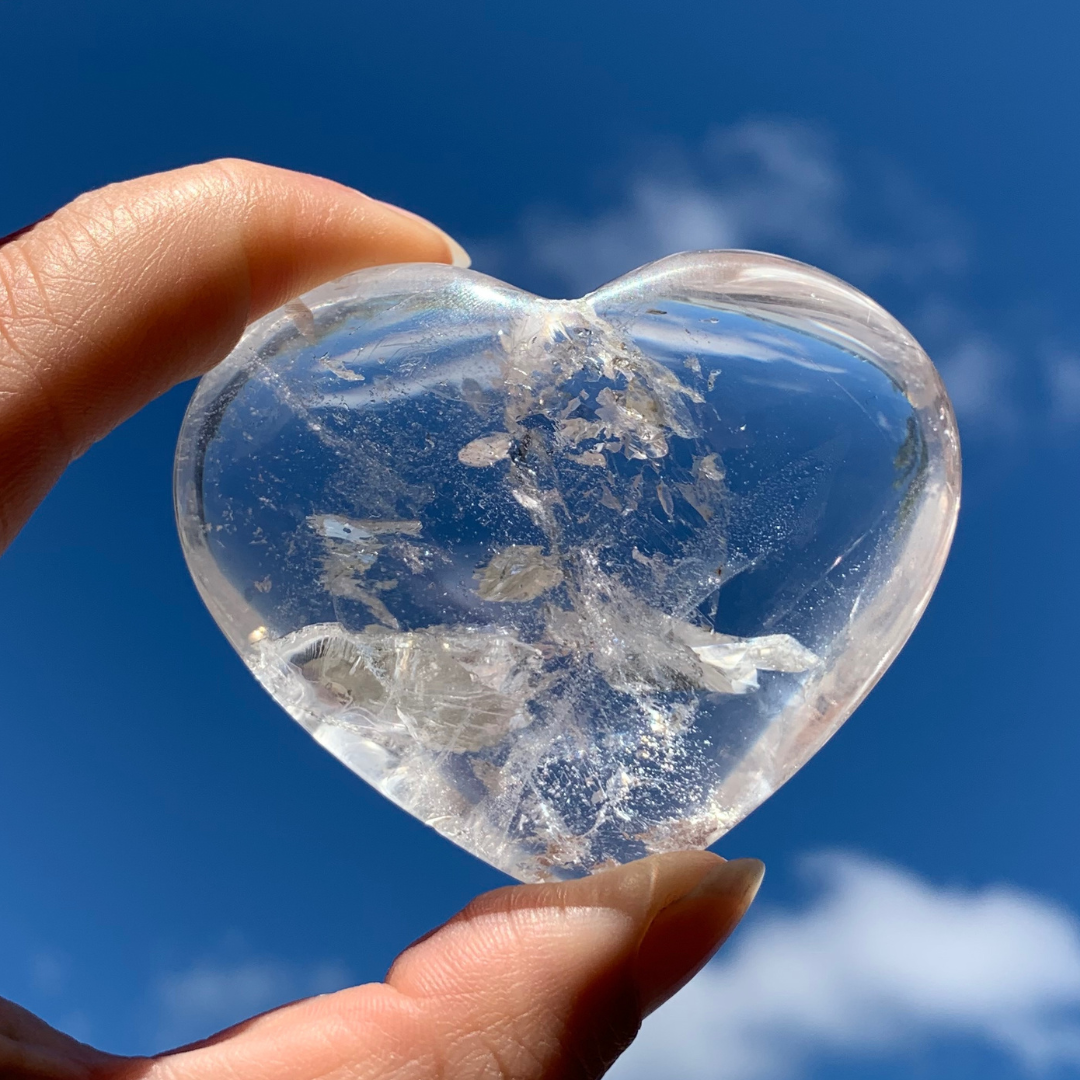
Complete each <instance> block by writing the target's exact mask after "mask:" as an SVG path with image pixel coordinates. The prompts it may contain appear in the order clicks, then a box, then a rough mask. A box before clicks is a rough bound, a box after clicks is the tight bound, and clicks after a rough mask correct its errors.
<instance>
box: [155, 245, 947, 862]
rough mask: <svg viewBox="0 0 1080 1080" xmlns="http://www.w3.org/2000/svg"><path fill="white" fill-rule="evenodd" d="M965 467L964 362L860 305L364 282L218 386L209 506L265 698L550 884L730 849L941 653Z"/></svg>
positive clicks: (280, 316) (672, 279) (206, 475)
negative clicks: (879, 695) (908, 658)
mask: <svg viewBox="0 0 1080 1080" xmlns="http://www.w3.org/2000/svg"><path fill="white" fill-rule="evenodd" d="M959 482H960V458H959V447H958V441H957V433H956V426H955V421H954V418H953V413H952V409H951V407H950V405H949V401H948V398H947V397H946V394H945V391H944V389H943V388H942V385H941V381H940V380H939V378H938V375H937V373H936V371H935V370H934V368H933V365H932V364H931V363H930V361H929V360H928V359H927V357H926V355H925V354H924V353H923V351H922V350H921V349H920V348H919V346H918V345H917V343H916V342H915V341H914V340H913V338H912V337H911V335H910V334H908V333H907V332H906V331H905V330H904V328H903V327H902V326H900V324H899V323H897V322H896V320H894V319H893V318H892V317H891V316H890V315H888V314H887V313H886V312H885V311H883V310H882V309H881V308H880V307H879V306H878V305H877V304H875V303H874V302H873V301H872V300H869V299H868V298H867V297H865V296H863V295H862V294H861V293H859V292H857V291H856V290H854V289H852V288H851V287H850V286H848V285H846V284H844V283H843V282H841V281H838V280H837V279H836V278H833V277H830V276H829V275H827V274H824V273H822V272H821V271H818V270H814V269H812V268H811V267H808V266H804V265H802V264H800V263H795V262H791V261H789V260H787V259H782V258H779V257H776V256H772V255H761V254H756V253H751V252H731V251H712V252H696V253H690V254H684V255H675V256H672V257H670V258H667V259H662V260H661V261H659V262H656V263H653V264H651V265H649V266H646V267H644V268H643V269H641V270H638V271H636V272H634V273H632V274H629V275H627V276H626V277H623V278H620V279H619V280H617V281H615V282H613V283H612V284H610V285H607V286H605V287H604V288H602V289H600V290H599V291H598V292H595V293H592V294H591V295H589V296H587V297H585V298H584V299H582V300H574V301H549V300H543V299H540V298H538V297H535V296H532V295H530V294H528V293H524V292H521V291H519V290H517V289H514V288H512V287H510V286H508V285H505V284H503V283H502V282H499V281H495V280H493V279H491V278H488V277H484V276H483V275H481V274H477V273H473V272H471V271H467V270H458V269H453V268H450V267H446V266H435V265H406V266H388V267H380V268H376V269H371V270H363V271H360V272H359V273H355V274H351V275H349V276H348V277H345V278H342V279H341V280H339V281H336V282H334V283H332V284H330V285H326V286H324V287H322V288H319V289H316V290H314V291H313V292H311V293H309V294H307V295H306V296H305V297H303V299H302V300H298V301H293V302H292V303H290V304H287V305H285V307H283V308H281V309H279V310H278V311H275V312H274V313H272V314H271V315H268V316H267V317H266V318H264V319H262V320H260V321H259V322H258V323H256V324H255V325H254V326H253V327H251V329H250V330H249V331H248V333H247V334H246V335H245V337H244V339H243V341H242V342H241V343H240V345H238V346H237V348H236V349H235V351H234V352H233V353H232V355H230V356H229V357H228V359H226V360H225V361H224V362H223V363H222V364H221V365H219V366H218V367H217V368H215V369H214V370H213V371H212V372H210V374H208V375H207V376H206V377H205V378H204V379H203V380H202V382H201V383H200V384H199V387H198V389H197V390H196V392H195V396H194V397H193V399H192V402H191V406H190V408H189V409H188V413H187V417H186V419H185V421H184V426H183V430H182V432H181V435H180V444H179V448H178V451H177V469H176V505H177V515H178V520H179V524H180V534H181V537H182V540H183V545H184V551H185V554H186V556H187V560H188V564H189V566H190V568H191V572H192V574H193V576H194V578H195V581H196V584H197V585H198V587H199V591H200V592H201V594H202V596H203V599H204V600H205V601H206V604H207V606H208V607H209V608H210V610H211V612H213V615H214V617H215V618H216V619H217V621H218V623H219V625H220V626H221V628H222V629H223V630H224V632H225V634H226V636H227V637H228V638H229V640H230V641H231V642H232V644H233V645H234V646H235V648H236V649H237V651H238V652H239V653H240V655H241V656H242V657H243V659H244V661H245V662H246V663H247V665H248V666H249V667H250V668H251V670H252V671H253V672H254V673H255V675H256V677H257V678H258V679H259V681H260V682H261V683H262V684H263V686H264V687H265V688H266V689H267V690H268V691H269V692H270V694H272V695H273V697H274V698H275V699H276V700H277V701H278V702H279V703H280V704H281V705H282V706H283V707H284V708H285V709H286V710H287V711H288V712H289V713H290V714H291V715H292V716H293V717H294V718H295V719H296V720H298V721H299V722H300V723H301V724H303V725H304V727H305V728H307V730H308V731H310V732H311V733H312V734H313V735H314V736H315V738H316V739H318V741H319V742H321V743H322V744H323V746H325V747H326V748H327V749H328V750H330V751H331V753H333V754H335V755H337V757H339V758H340V759H341V760H342V761H343V762H344V763H345V764H346V765H348V766H349V768H351V769H353V770H354V771H355V772H357V773H359V775H360V776H362V777H364V779H365V780H367V781H369V782H370V783H371V784H373V785H374V786H375V787H376V788H378V789H379V790H380V791H381V792H383V793H384V794H385V795H387V796H388V797H389V798H391V799H393V800H394V801H395V802H396V803H398V804H399V805H400V806H402V807H404V808H405V809H406V810H408V811H409V812H410V813H413V814H415V815H416V816H417V817H419V818H420V819H421V820H423V821H425V822H427V823H428V824H429V825H432V826H433V827H434V828H436V829H438V830H439V832H441V833H442V834H443V835H445V836H447V837H449V838H450V839H452V840H454V841H455V842H456V843H458V844H461V845H462V846H463V847H465V848H467V849H468V850H469V851H471V852H473V853H474V854H476V855H478V856H480V857H481V858H483V859H486V860H487V861H488V862H490V863H492V864H493V865H494V866H497V867H498V868H500V869H501V870H505V871H506V872H507V873H508V874H511V875H513V876H515V877H518V878H521V879H523V880H534V881H535V880H542V879H546V878H553V877H556V878H557V877H568V876H576V875H579V874H582V873H586V872H588V871H591V870H594V869H596V868H598V867H601V866H604V865H606V864H610V863H613V862H614V863H619V862H624V861H627V860H629V859H632V858H636V857H639V856H641V855H644V854H646V853H648V852H656V851H667V850H671V849H675V848H685V847H699V846H700V847H703V846H705V845H707V844H711V843H712V842H713V841H715V840H716V839H717V838H718V837H720V836H722V835H723V834H724V833H725V832H726V831H727V830H728V829H730V828H731V827H732V826H733V825H734V824H735V823H736V822H738V821H739V820H740V819H741V818H743V817H744V816H745V815H746V814H747V813H749V812H750V811H751V810H752V809H753V808H754V807H755V806H757V805H758V804H759V803H760V802H761V801H762V800H763V799H765V798H766V797H767V796H768V795H769V794H771V793H772V792H773V791H775V790H776V788H777V787H778V786H779V785H780V784H782V783H783V782H784V781H785V780H787V779H788V778H789V777H790V776H791V775H792V774H793V773H794V772H795V771H796V770H797V769H798V768H799V767H800V766H801V765H803V764H804V763H805V762H806V761H807V759H808V758H809V757H810V756H811V755H812V754H813V753H814V752H815V751H817V750H818V749H819V748H820V747H821V745H822V744H823V743H824V742H825V740H826V739H828V738H829V736H830V735H832V733H833V732H834V731H836V729H837V727H838V726H839V725H840V724H841V723H842V722H843V721H844V720H845V719H846V718H847V716H848V715H849V714H850V713H851V711H852V710H853V709H854V708H855V706H856V705H857V704H858V703H859V701H861V700H862V698H863V696H864V695H865V694H866V693H867V691H868V690H869V689H870V688H871V686H873V684H874V682H875V681H876V680H877V679H878V678H879V677H880V675H881V673H882V672H883V671H884V670H885V669H886V667H887V666H888V665H889V663H890V662H891V661H892V659H893V657H895V656H896V653H897V652H898V651H899V649H900V647H901V646H902V645H903V643H904V641H905V640H906V638H907V636H908V635H909V634H910V633H911V630H912V628H913V627H914V625H915V623H916V621H917V620H918V618H919V616H920V614H921V613H922V611H923V608H924V607H925V605H926V603H927V600H928V599H929V596H930V593H931V591H932V589H933V587H934V584H935V582H936V581H937V578H938V575H939V573H940V571H941V568H942V564H943V563H944V560H945V556H946V553H947V550H948V547H949V543H950V540H951V537H952V532H953V527H954V524H955V520H956V512H957V506H958V497H959Z"/></svg>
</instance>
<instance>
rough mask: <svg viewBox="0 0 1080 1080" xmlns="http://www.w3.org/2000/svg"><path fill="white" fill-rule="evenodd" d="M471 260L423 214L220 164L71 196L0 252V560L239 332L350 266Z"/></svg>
mask: <svg viewBox="0 0 1080 1080" xmlns="http://www.w3.org/2000/svg"><path fill="white" fill-rule="evenodd" d="M389 262H455V263H457V264H458V265H468V256H467V255H465V253H464V251H463V249H461V247H460V246H459V245H457V244H456V243H454V241H452V240H450V239H449V237H447V236H446V234H445V233H443V232H442V231H441V230H439V229H437V228H436V227H435V226H433V225H431V224H430V223H429V222H426V221H424V220H423V219H422V218H419V217H416V216H415V215H413V214H409V213H407V212H406V211H402V210H398V209H397V208H395V207H392V206H389V205H387V204H386V203H381V202H378V201H376V200H374V199H370V198H368V197H366V196H364V195H361V194H360V193H359V192H357V191H353V190H352V189H350V188H346V187H343V186H342V185H340V184H336V183H333V182H332V181H330V180H324V179H321V178H319V177H314V176H307V175H305V174H303V173H294V172H288V171H286V170H284V169H275V168H271V167H269V166H265V165H255V164H252V163H250V162H244V161H217V162H211V163H210V164H207V165H196V166H192V167H190V168H186V169H178V170H176V171H175V172H167V173H160V174H158V175H156V176H147V177H143V178H141V179H138V180H132V181H128V182H126V183H122V184H113V185H111V186H109V187H106V188H102V189H101V190H100V191H94V192H91V193H90V194H88V195H82V196H80V197H79V198H77V199H76V200H75V201H74V202H72V203H70V204H69V205H67V206H65V207H63V208H62V209H60V210H58V211H57V212H56V213H54V214H52V215H51V216H50V217H48V218H46V219H44V220H42V221H40V222H39V223H38V224H36V225H35V226H33V227H32V228H30V229H29V230H27V231H24V232H21V233H19V234H15V237H14V239H12V240H10V241H9V242H8V243H5V244H4V245H3V246H2V247H0V550H3V547H4V546H5V545H6V543H7V542H9V541H10V539H11V537H12V536H13V535H14V533H15V532H16V531H17V529H18V528H19V527H20V526H21V524H22V523H23V522H24V521H25V520H26V518H27V517H28V516H29V514H30V512H31V511H32V509H33V507H34V506H35V505H36V504H37V502H38V501H39V500H40V499H41V497H42V496H43V495H44V494H45V492H46V491H47V490H48V489H49V487H50V486H51V485H52V484H53V483H54V482H55V480H56V478H57V477H58V476H59V474H60V472H61V471H62V470H63V469H64V467H65V466H66V465H67V464H68V463H69V462H70V461H71V460H72V459H73V458H74V457H76V456H77V455H78V454H80V453H82V452H83V451H84V450H85V449H86V448H87V447H88V446H89V445H90V444H91V443H93V442H94V441H95V440H97V439H100V438H101V437H102V436H103V435H104V434H105V433H106V432H108V431H109V430H111V429H112V428H113V427H115V426H116V425H117V424H119V423H120V422H121V421H122V420H124V419H126V418H127V417H128V416H130V415H131V414H132V413H133V412H135V411H136V410H137V409H139V408H140V407H141V406H142V405H144V404H146V402H148V401H149V400H151V399H152V398H153V397H155V396H157V395H158V394H160V393H162V392H164V391H165V390H167V389H168V388H169V387H171V386H173V385H174V384H176V383H177V382H180V381H182V380H184V379H187V378H190V377H192V376H194V375H198V374H201V373H202V372H203V371H206V370H207V369H208V368H210V367H212V366H213V365H214V364H215V363H217V362H218V361H219V360H221V359H222V358H223V357H224V356H225V355H226V354H227V353H228V352H229V350H230V349H231V348H232V347H233V345H235V343H236V341H237V340H238V338H239V336H240V334H241V332H242V331H243V329H244V327H245V326H246V325H247V323H249V322H250V321H251V320H253V319H255V318H258V317H259V316H260V315H262V314H265V313H266V312H267V311H270V310H272V309H273V308H275V307H277V306H278V305H279V304H282V303H284V302H285V301H286V300H288V299H289V298H290V297H292V296H295V295H297V294H298V293H301V292H303V291H305V290H306V289H309V288H313V287H314V286H315V285H318V284H320V283H321V282H324V281H328V280H330V279H331V278H334V277H338V276H340V275H341V274H344V273H347V272H348V271H350V270H355V269H359V268H360V267H364V266H372V265H378V264H381V263H389Z"/></svg>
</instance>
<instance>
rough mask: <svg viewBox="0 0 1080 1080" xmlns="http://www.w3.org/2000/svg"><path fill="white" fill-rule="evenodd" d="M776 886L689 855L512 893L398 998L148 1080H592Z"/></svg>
mask: <svg viewBox="0 0 1080 1080" xmlns="http://www.w3.org/2000/svg"><path fill="white" fill-rule="evenodd" d="M763 872H764V868H763V867H762V865H761V863H759V862H757V861H756V860H753V859H740V860H736V861H734V862H728V863H725V862H724V861H723V860H721V859H719V858H717V857H716V856H715V855H711V854H709V853H708V852H679V853H674V854H669V855H659V856H653V857H652V858H649V859H644V860H642V861H641V862H638V863H633V864H631V865H629V866H625V867H621V868H619V869H617V870H612V871H608V872H606V873H602V874H598V875H595V876H593V877H591V878H586V879H582V880H580V881H573V882H566V883H562V884H557V885H542V886H518V887H513V888H507V889H500V890H498V891H496V892H494V893H489V894H487V895H486V896H483V897H481V898H480V899H479V900H477V901H476V902H474V903H473V904H471V905H470V906H469V907H468V908H466V909H465V911H463V912H462V913H461V914H460V915H458V916H457V917H456V918H454V919H452V920H451V921H450V922H449V923H447V924H446V925H445V926H444V927H442V928H441V929H440V930H439V931H437V932H436V933H434V934H432V935H430V936H429V937H427V938H424V939H422V940H421V941H420V942H418V943H417V944H416V945H414V946H412V947H411V948H410V949H408V950H407V951H406V952H405V953H403V954H402V956H401V957H399V958H398V960H397V962H396V963H395V964H394V966H393V968H392V969H391V971H390V974H389V976H388V977H387V981H386V983H385V984H380V985H377V986H374V985H373V986H361V987H356V988H354V989H352V990H344V991H342V992H340V993H338V994H332V995H328V996H326V997H322V998H313V999H311V1000H308V1001H304V1002H300V1003H298V1004H296V1005H292V1006H288V1007H286V1008H284V1009H280V1010H278V1011H276V1012H273V1013H269V1014H267V1015H265V1016H262V1017H259V1018H257V1019H255V1020H253V1021H250V1022H248V1023H247V1024H245V1025H242V1026H241V1027H240V1028H239V1029H236V1030H235V1031H234V1032H232V1033H225V1035H224V1036H221V1037H218V1038H217V1039H216V1040H213V1041H212V1042H211V1043H209V1044H207V1045H204V1046H202V1047H200V1048H196V1049H189V1050H185V1051H181V1052H177V1053H174V1054H171V1055H167V1056H165V1057H163V1058H160V1059H158V1060H157V1061H156V1062H155V1063H154V1065H153V1066H151V1067H150V1068H149V1071H148V1072H147V1074H146V1076H147V1080H210V1078H212V1077H213V1078H217V1077H221V1076H241V1075H242V1076H244V1077H245V1078H246V1080H315V1078H330V1077H346V1076H347V1077H349V1078H350V1080H361V1078H368V1080H376V1078H377V1080H436V1078H438V1080H485V1078H491V1080H501V1078H505V1077H513V1078H514V1080H555V1078H558V1080H591V1078H594V1077H599V1076H601V1075H602V1074H603V1073H604V1071H605V1070H606V1069H607V1067H608V1066H609V1065H610V1064H611V1062H612V1061H614V1059H615V1058H616V1057H617V1056H618V1054H619V1053H620V1052H621V1051H622V1050H623V1049H624V1048H625V1047H626V1046H627V1044H628V1043H629V1042H630V1040H631V1039H632V1038H633V1036H634V1034H635V1032H636V1030H637V1027H638V1025H639V1023H640V1021H641V1018H642V1016H643V1015H645V1014H646V1013H648V1012H649V1011H651V1010H652V1009H654V1008H655V1007H656V1006H657V1005H658V1004H660V1003H661V1002H662V1001H664V1000H666V999H667V998H668V997H669V996H670V995H671V994H672V993H674V992H675V991H676V990H677V989H678V988H679V987H680V986H681V985H682V984H683V983H685V982H686V981H687V980H688V979H689V978H690V977H691V976H692V975H693V974H694V973H695V972H696V971H697V970H699V969H700V967H701V966H702V965H703V964H704V963H705V962H706V961H707V960H708V958H709V957H710V956H711V955H712V954H713V953H714V952H715V950H716V949H717V948H718V947H719V946H720V944H721V943H722V942H723V941H724V939H725V938H726V937H727V936H728V934H730V932H731V930H732V929H733V928H734V926H735V925H736V923H737V922H738V921H739V919H740V918H741V917H742V915H743V913H744V912H745V911H746V909H747V907H748V906H749V904H750V902H751V900H752V899H753V897H754V894H755V893H756V891H757V888H758V885H759V884H760V882H761V878H762V874H763Z"/></svg>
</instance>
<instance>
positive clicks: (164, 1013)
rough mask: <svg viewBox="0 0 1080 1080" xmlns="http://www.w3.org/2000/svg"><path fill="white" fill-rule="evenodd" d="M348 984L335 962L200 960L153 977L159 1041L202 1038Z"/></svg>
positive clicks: (346, 973) (341, 969) (342, 970)
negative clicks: (157, 978)
mask: <svg viewBox="0 0 1080 1080" xmlns="http://www.w3.org/2000/svg"><path fill="white" fill-rule="evenodd" d="M349 983H350V978H349V974H348V972H347V971H346V970H345V969H344V967H343V966H342V965H340V964H336V963H321V964H314V965H310V966H300V965H293V964H286V963H283V962H282V961H279V960H242V961H238V962H235V963H221V962H214V961H204V962H200V963H197V964H195V965H193V966H192V967H190V968H187V969H186V970H183V971H177V972H171V973H169V974H167V975H165V976H163V977H162V978H161V979H159V980H158V983H157V986H156V988H155V995H154V996H155V999H156V1005H157V1010H158V1028H159V1034H158V1039H159V1041H161V1042H165V1043H171V1044H176V1043H181V1042H188V1041H193V1040H195V1039H202V1038H205V1037H206V1036H208V1035H212V1034H213V1033H214V1032H216V1031H220V1030H221V1029H222V1028H224V1027H228V1026H229V1025H230V1024H235V1023H238V1022H239V1021H240V1020H246V1019H247V1018H248V1017H250V1016H254V1015H255V1014H256V1013H260V1012H265V1011H266V1010H267V1009H272V1008H275V1007H276V1006H278V1005H284V1004H286V1003H287V1002H289V1001H295V1000H297V999H298V998H303V997H309V996H311V995H313V994H325V993H330V992H332V991H334V990H340V989H341V988H342V987H344V986H347V985H349Z"/></svg>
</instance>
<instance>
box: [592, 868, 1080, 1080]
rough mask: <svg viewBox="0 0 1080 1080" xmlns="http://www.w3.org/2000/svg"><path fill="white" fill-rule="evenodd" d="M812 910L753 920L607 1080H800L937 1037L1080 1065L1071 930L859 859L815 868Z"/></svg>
mask: <svg viewBox="0 0 1080 1080" xmlns="http://www.w3.org/2000/svg"><path fill="white" fill-rule="evenodd" d="M808 870H809V872H810V873H811V875H812V876H813V878H814V879H815V880H816V881H817V883H818V888H819V892H818V895H817V898H816V899H815V900H814V901H813V902H812V903H811V904H810V905H809V906H808V907H806V908H805V909H804V910H802V911H798V912H773V913H771V914H766V915H764V916H759V917H758V918H757V919H756V920H755V921H753V922H751V923H750V924H749V925H748V926H747V927H745V928H744V930H743V931H742V932H741V936H739V937H738V938H737V939H736V940H735V942H733V948H732V949H731V951H730V952H728V953H727V954H726V955H724V954H722V956H723V959H722V960H720V961H719V962H714V963H713V964H712V965H710V967H708V968H707V969H706V970H705V971H704V972H703V973H702V974H701V975H699V976H698V978H697V979H695V980H694V981H693V982H692V983H691V984H690V985H689V986H688V987H687V988H686V989H685V990H684V991H683V992H682V993H681V994H679V995H678V996H677V997H676V998H675V999H673V1000H672V1001H671V1002H670V1003H668V1004H667V1005H666V1006H664V1007H663V1008H662V1009H660V1010H659V1011H658V1012H657V1013H656V1014H655V1015H654V1016H653V1017H651V1018H650V1019H649V1020H648V1021H646V1023H645V1026H644V1029H643V1031H642V1033H641V1035H640V1036H639V1039H638V1042H637V1043H636V1044H635V1045H634V1047H633V1048H632V1049H631V1050H630V1051H629V1052H628V1054H627V1055H626V1056H625V1057H624V1059H623V1060H622V1061H621V1062H620V1063H619V1064H618V1065H617V1066H616V1068H615V1069H614V1070H613V1071H612V1073H611V1075H612V1077H613V1078H616V1080H638V1078H640V1080H655V1078H656V1077H659V1076H678V1077H679V1078H680V1080H796V1078H797V1077H799V1076H801V1075H805V1071H806V1070H807V1069H808V1068H809V1066H810V1065H811V1064H812V1063H813V1062H814V1061H815V1060H816V1059H818V1058H820V1057H822V1056H824V1055H829V1056H830V1057H834V1058H835V1057H836V1056H837V1055H840V1056H847V1057H849V1058H853V1059H856V1060H857V1059H860V1058H861V1059H864V1060H865V1059H866V1058H867V1057H869V1056H873V1055H879V1054H883V1053H890V1052H891V1053H895V1052H896V1051H898V1050H903V1051H906V1050H909V1049H910V1048H912V1047H913V1046H917V1045H918V1044H919V1043H920V1042H924V1043H925V1042H927V1041H929V1040H932V1039H934V1038H940V1037H949V1036H951V1037H960V1038H969V1039H975V1040H979V1041H980V1042H982V1043H983V1044H986V1045H989V1046H991V1047H994V1048H995V1049H997V1050H999V1051H1004V1052H1006V1053H1007V1054H1009V1055H1011V1056H1012V1057H1013V1058H1015V1059H1016V1060H1017V1062H1018V1063H1019V1064H1020V1065H1021V1066H1023V1067H1025V1068H1028V1067H1030V1068H1033V1069H1041V1068H1045V1067H1051V1066H1060V1065H1080V926H1078V925H1077V922H1076V920H1075V919H1074V918H1073V917H1072V916H1071V915H1070V914H1068V913H1067V912H1065V911H1064V910H1062V909H1061V908H1058V907H1056V906H1055V905H1053V904H1050V903H1048V902H1047V901H1045V900H1043V899H1040V898H1039V897H1036V896H1032V895H1031V894H1028V893H1024V892H1021V891H1019V890H1016V889H1013V888H1009V887H1005V886H999V887H995V888H988V889H984V890H981V891H970V890H961V889H949V888H941V887H936V886H934V885H931V884H928V883H927V882H925V881H922V880H920V879H919V878H917V877H915V876H914V875H912V874H910V873H907V872H905V871H903V870H901V869H898V868H896V867H893V866H889V865H886V864H883V863H879V862H872V861H869V860H866V859H863V858H859V857H856V856H852V855H840V854H834V855H829V856H819V857H816V858H814V859H812V860H810V861H809V862H808Z"/></svg>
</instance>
